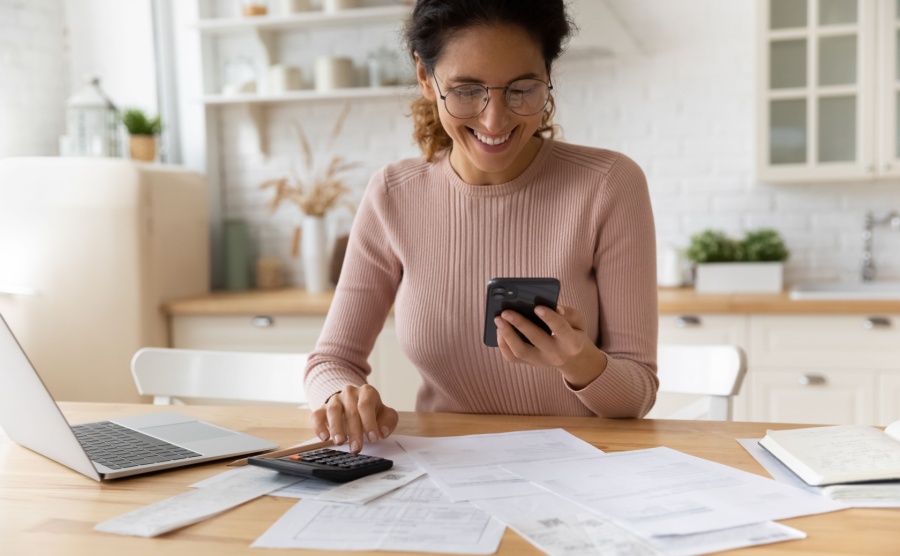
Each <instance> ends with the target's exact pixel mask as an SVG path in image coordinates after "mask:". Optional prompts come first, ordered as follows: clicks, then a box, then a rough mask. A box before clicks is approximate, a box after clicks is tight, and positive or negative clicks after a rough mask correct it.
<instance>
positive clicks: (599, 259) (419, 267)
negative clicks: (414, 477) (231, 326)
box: [305, 0, 658, 451]
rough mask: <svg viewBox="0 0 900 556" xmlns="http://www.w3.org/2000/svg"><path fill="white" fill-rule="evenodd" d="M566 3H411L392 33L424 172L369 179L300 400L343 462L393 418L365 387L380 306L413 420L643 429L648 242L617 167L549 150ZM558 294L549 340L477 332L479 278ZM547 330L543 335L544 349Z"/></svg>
mask: <svg viewBox="0 0 900 556" xmlns="http://www.w3.org/2000/svg"><path fill="white" fill-rule="evenodd" d="M571 28H572V26H571V24H570V22H569V20H568V18H567V15H566V10H565V5H564V2H563V0H493V1H491V2H484V1H483V0H419V1H418V2H417V3H416V6H415V8H414V10H413V14H412V17H411V19H410V21H409V22H408V24H407V27H406V39H407V44H408V46H409V52H410V55H411V57H412V59H413V61H414V62H415V64H416V70H417V78H418V84H419V89H420V91H421V93H422V97H421V98H420V99H418V100H416V101H415V102H414V103H413V106H412V117H413V120H414V123H415V132H414V137H415V139H416V141H417V142H418V144H419V146H420V147H421V150H422V153H423V156H422V157H421V158H415V159H409V160H403V161H400V162H397V163H394V164H390V165H388V166H386V167H385V168H383V169H382V170H381V171H379V172H378V173H376V175H375V176H373V177H372V180H371V181H370V183H369V186H368V188H367V190H366V194H365V196H364V198H363V201H362V203H361V205H360V208H359V211H358V213H357V216H356V220H355V221H354V225H353V230H352V233H351V237H350V242H349V245H348V249H347V255H346V259H345V263H344V269H343V271H342V273H341V279H340V282H339V283H338V286H337V291H336V292H335V296H334V302H333V303H332V305H331V310H330V311H329V313H328V317H327V319H326V323H325V327H324V329H323V331H322V334H321V336H320V338H319V342H318V344H317V346H316V349H315V350H314V352H313V353H312V354H311V355H310V357H309V362H308V366H307V369H306V381H305V384H306V388H307V391H308V393H309V398H310V402H311V403H310V405H311V407H312V408H314V409H315V411H314V412H313V424H314V426H315V428H316V432H317V434H318V435H319V436H320V437H321V438H322V439H323V440H326V439H328V438H331V439H333V441H334V442H335V443H336V444H342V443H344V442H347V441H349V442H350V448H351V450H353V451H359V450H360V449H361V448H362V443H363V442H364V441H365V442H376V441H377V440H378V439H379V438H384V437H386V436H388V435H389V434H391V432H393V430H394V428H395V427H396V426H397V421H398V415H397V412H396V411H394V410H393V409H392V408H390V407H387V406H385V405H384V404H383V403H382V401H381V397H380V395H379V393H378V391H377V390H376V389H375V388H373V387H372V386H371V385H368V384H367V383H366V376H367V375H368V374H369V372H370V368H369V365H368V363H367V358H368V357H369V354H370V352H371V350H372V348H373V345H374V342H375V338H376V337H377V335H378V332H379V329H380V328H381V326H382V325H383V324H384V321H385V318H386V317H387V314H388V312H389V311H390V310H391V306H392V305H393V307H394V316H395V322H396V325H397V334H398V337H399V340H400V344H401V346H403V349H404V351H405V352H406V355H407V356H408V357H409V359H410V360H411V361H412V362H413V363H415V365H416V367H417V368H418V370H419V372H420V373H421V375H422V378H423V385H422V388H421V389H420V391H419V393H418V398H417V403H416V408H417V410H419V411H451V412H461V413H493V414H531V415H598V416H604V417H641V416H643V415H645V414H646V413H647V411H649V409H650V407H652V406H653V403H654V401H655V395H656V389H657V385H658V381H657V379H656V339H657V338H656V336H657V304H656V281H655V276H656V273H655V260H656V259H655V257H656V250H655V234H654V226H653V215H652V212H651V208H650V200H649V195H648V192H647V184H646V180H645V179H644V175H643V173H642V172H641V170H640V168H638V166H637V165H636V164H635V163H634V162H633V161H632V160H631V159H629V158H628V157H626V156H625V155H623V154H620V153H617V152H613V151H608V150H603V149H596V148H590V147H582V146H575V145H568V144H565V143H561V142H558V141H555V140H554V128H553V123H552V120H553V112H554V103H553V97H552V94H553V85H552V83H553V80H552V67H553V63H554V61H555V60H556V59H557V58H558V57H559V55H560V53H561V52H562V50H563V48H564V46H565V43H566V40H567V38H568V36H569V34H570V30H571ZM501 277H521V278H554V279H556V280H558V282H559V283H560V284H561V293H560V296H559V304H558V305H557V307H556V309H555V310H554V309H552V308H550V307H541V306H538V307H537V308H535V309H534V312H535V314H537V315H538V316H539V318H540V319H541V320H542V321H543V324H544V325H546V326H545V327H542V326H539V325H538V324H535V323H534V322H531V321H530V320H528V319H527V318H526V317H525V316H523V315H522V314H520V313H518V312H516V311H513V310H509V309H507V310H504V311H503V312H502V313H501V314H500V315H499V316H498V317H496V318H495V319H494V320H493V321H488V322H487V325H488V326H489V327H490V326H496V328H497V334H496V337H497V346H498V347H497V348H496V349H495V348H491V347H487V346H485V345H484V344H482V337H483V334H482V332H483V331H484V330H485V322H484V315H485V290H484V288H485V286H486V284H487V283H488V281H489V280H491V279H492V278H501ZM546 330H549V333H548V332H547V331H546Z"/></svg>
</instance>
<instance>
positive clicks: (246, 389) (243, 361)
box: [131, 348, 306, 406]
mask: <svg viewBox="0 0 900 556" xmlns="http://www.w3.org/2000/svg"><path fill="white" fill-rule="evenodd" d="M305 367H306V354H305V353H258V352H240V351H208V350H196V349H173V348H143V349H141V350H138V352H137V353H135V354H134V357H133V358H132V360H131V375H132V376H133V377H134V383H135V385H137V389H138V392H140V394H141V395H145V396H153V397H154V398H153V403H155V404H163V405H165V404H171V403H174V402H175V400H176V399H180V398H195V399H212V400H230V401H241V402H274V403H294V404H299V405H302V406H305V405H306V393H305V391H304V388H303V370H304V369H305Z"/></svg>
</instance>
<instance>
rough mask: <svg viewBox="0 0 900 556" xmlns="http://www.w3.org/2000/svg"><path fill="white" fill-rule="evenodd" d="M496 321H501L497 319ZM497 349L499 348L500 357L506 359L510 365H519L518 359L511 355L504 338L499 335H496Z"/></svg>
mask: <svg viewBox="0 0 900 556" xmlns="http://www.w3.org/2000/svg"><path fill="white" fill-rule="evenodd" d="M497 320H503V319H501V318H500V317H497ZM498 330H499V327H498ZM497 347H498V348H500V355H502V356H503V358H504V359H506V360H507V361H509V362H510V363H520V361H519V359H518V358H517V357H516V356H515V355H514V354H513V352H512V350H510V349H509V344H507V343H506V338H504V337H503V335H502V334H500V333H498V334H497Z"/></svg>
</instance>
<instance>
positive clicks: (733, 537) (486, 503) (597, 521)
mask: <svg viewBox="0 0 900 556" xmlns="http://www.w3.org/2000/svg"><path fill="white" fill-rule="evenodd" d="M472 504H474V505H475V506H476V507H478V508H481V509H482V510H485V511H486V512H488V513H490V514H491V515H492V516H494V517H495V518H496V519H499V520H500V521H502V522H504V523H505V524H506V525H507V526H508V527H510V528H511V529H513V530H514V531H516V532H517V533H518V534H520V535H522V536H523V537H524V538H525V539H527V540H528V542H530V543H531V544H533V545H535V546H536V547H538V548H539V549H541V550H543V551H544V552H546V553H547V554H550V555H551V556H594V555H596V554H604V555H608V556H616V555H622V556H625V555H627V556H656V555H665V556H688V555H693V554H706V553H710V552H719V551H723V550H733V549H737V548H743V547H746V546H755V545H760V544H769V543H774V542H780V541H786V540H792V539H802V538H805V537H806V534H805V533H803V532H802V531H798V530H796V529H792V528H790V527H787V526H785V525H781V524H779V523H775V522H772V521H769V522H765V523H758V524H754V525H746V526H743V527H737V528H733V529H723V530H721V531H711V532H708V533H697V534H694V535H677V536H666V537H649V538H642V537H639V536H638V535H635V534H634V533H631V532H630V531H628V530H627V529H624V528H623V527H620V526H618V525H616V524H615V523H614V522H612V521H609V520H607V519H604V518H602V517H601V516H599V515H597V514H595V513H591V512H587V511H586V510H585V509H584V508H582V507H581V506H578V505H577V504H575V503H573V502H570V501H568V500H565V499H563V498H561V497H559V496H557V495H555V494H550V493H547V494H537V495H533V496H518V497H515V498H497V499H493V500H476V501H474V502H472Z"/></svg>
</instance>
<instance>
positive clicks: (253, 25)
mask: <svg viewBox="0 0 900 556" xmlns="http://www.w3.org/2000/svg"><path fill="white" fill-rule="evenodd" d="M411 12H412V8H411V7H410V6H383V7H375V8H356V9H348V10H343V11H340V12H333V13H325V12H322V11H308V12H298V13H295V14H290V15H259V16H249V17H234V18H211V19H204V20H200V21H198V22H197V23H195V24H193V25H191V27H193V28H194V29H197V30H199V31H200V32H201V33H208V34H222V33H236V32H245V31H254V30H259V31H277V30H282V29H300V28H304V27H332V26H337V25H345V24H346V25H361V24H363V25H364V24H370V23H382V22H392V21H402V20H403V19H405V18H406V17H407V16H408V15H409V14H410V13H411Z"/></svg>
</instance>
